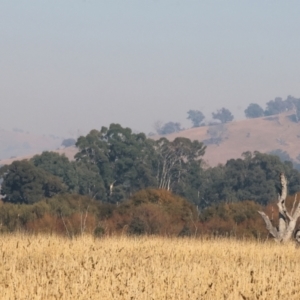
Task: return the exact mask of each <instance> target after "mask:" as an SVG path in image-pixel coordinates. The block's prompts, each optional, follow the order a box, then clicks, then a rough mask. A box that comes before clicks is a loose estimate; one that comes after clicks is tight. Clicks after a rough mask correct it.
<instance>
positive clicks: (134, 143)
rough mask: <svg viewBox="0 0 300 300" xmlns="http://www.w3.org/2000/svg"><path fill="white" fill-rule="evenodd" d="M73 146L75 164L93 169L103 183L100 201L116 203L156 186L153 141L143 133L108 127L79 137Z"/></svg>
mask: <svg viewBox="0 0 300 300" xmlns="http://www.w3.org/2000/svg"><path fill="white" fill-rule="evenodd" d="M76 145H77V147H78V148H79V153H78V154H77V155H76V160H77V162H81V163H82V164H84V165H86V166H88V168H89V169H92V168H93V167H96V168H97V170H98V173H99V175H100V176H101V178H102V180H103V184H104V189H105V194H103V195H102V200H107V201H110V202H118V201H120V200H122V199H124V198H126V197H128V196H129V195H130V194H131V193H132V192H134V191H137V190H138V189H141V188H144V187H146V186H155V183H156V180H155V169H154V168H153V166H154V164H155V162H154V160H155V153H154V147H153V145H154V141H153V140H150V139H147V138H146V136H145V135H144V134H143V133H139V134H134V133H132V131H131V129H129V128H122V127H121V126H120V125H118V124H111V125H110V127H109V128H106V127H102V129H101V130H100V131H97V130H92V131H91V132H90V133H89V134H88V135H87V136H86V137H80V138H79V139H78V141H77V144H76Z"/></svg>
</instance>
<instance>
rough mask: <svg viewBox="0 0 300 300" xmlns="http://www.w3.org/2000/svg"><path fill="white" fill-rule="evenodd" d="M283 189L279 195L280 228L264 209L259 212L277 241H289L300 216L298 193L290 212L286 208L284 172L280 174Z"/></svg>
mask: <svg viewBox="0 0 300 300" xmlns="http://www.w3.org/2000/svg"><path fill="white" fill-rule="evenodd" d="M280 185H281V191H280V193H279V195H278V201H277V206H278V209H279V224H278V228H276V227H274V226H273V224H272V222H271V221H270V219H269V217H268V216H267V215H266V214H265V213H264V212H262V211H259V212H258V213H259V214H260V215H261V216H262V218H263V219H264V221H265V223H266V228H267V229H268V231H269V233H270V234H271V235H272V236H273V237H274V239H275V240H276V241H277V242H280V243H285V242H287V241H289V240H290V239H291V238H292V236H293V233H294V231H295V227H296V223H297V220H298V218H299V217H300V201H299V202H298V203H297V194H296V195H295V199H294V202H293V207H292V209H291V210H290V212H288V210H287V208H286V204H285V201H286V197H287V179H286V177H285V175H284V174H283V173H281V174H280Z"/></svg>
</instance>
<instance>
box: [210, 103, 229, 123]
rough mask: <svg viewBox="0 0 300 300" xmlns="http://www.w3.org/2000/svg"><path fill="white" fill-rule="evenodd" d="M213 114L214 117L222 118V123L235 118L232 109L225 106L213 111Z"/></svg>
mask: <svg viewBox="0 0 300 300" xmlns="http://www.w3.org/2000/svg"><path fill="white" fill-rule="evenodd" d="M212 116H213V119H217V120H220V121H221V123H228V122H231V121H232V120H233V118H234V117H233V115H232V113H231V112H230V110H229V109H227V108H225V107H223V108H221V109H219V110H217V112H215V113H212Z"/></svg>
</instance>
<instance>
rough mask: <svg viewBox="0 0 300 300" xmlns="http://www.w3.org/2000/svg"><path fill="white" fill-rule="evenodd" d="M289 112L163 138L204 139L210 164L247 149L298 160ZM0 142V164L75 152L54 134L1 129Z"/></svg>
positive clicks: (297, 127)
mask: <svg viewBox="0 0 300 300" xmlns="http://www.w3.org/2000/svg"><path fill="white" fill-rule="evenodd" d="M292 115H293V113H292V112H285V113H282V114H278V115H273V116H269V117H261V118H255V119H246V120H241V121H233V122H229V123H226V124H219V125H212V126H202V127H197V128H190V129H186V130H183V131H180V132H177V133H173V134H169V135H166V136H165V137H166V138H168V139H170V140H173V139H174V138H176V137H186V138H189V139H191V140H199V141H201V142H204V143H205V144H206V145H207V149H206V151H205V155H204V160H205V162H206V163H207V164H208V165H210V166H216V165H217V164H219V163H222V164H224V163H226V161H227V160H229V159H231V158H239V157H241V155H242V153H243V152H246V151H251V152H253V151H259V152H262V153H270V152H277V153H280V152H281V153H286V154H288V155H289V156H290V158H291V159H293V160H294V162H297V163H299V162H300V161H299V154H300V123H296V122H294V121H292ZM156 138H158V137H156ZM0 141H1V144H0V145H1V146H0V154H1V155H2V158H6V159H2V160H1V164H10V163H11V162H12V161H14V160H17V159H29V158H30V157H32V156H33V155H35V154H38V153H41V152H42V151H45V150H51V151H56V152H58V153H60V154H65V155H66V156H67V157H68V158H69V159H73V158H74V155H75V154H76V152H77V148H76V147H75V146H73V147H67V148H64V149H58V148H59V147H60V145H61V142H62V139H60V138H56V137H53V136H34V135H31V134H27V133H22V132H8V131H4V130H0ZM14 156H16V157H14Z"/></svg>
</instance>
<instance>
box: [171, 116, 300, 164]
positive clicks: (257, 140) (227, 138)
mask: <svg viewBox="0 0 300 300" xmlns="http://www.w3.org/2000/svg"><path fill="white" fill-rule="evenodd" d="M293 114H294V113H293V112H285V113H282V114H278V115H273V116H269V117H261V118H255V119H246V120H241V121H233V122H230V123H226V124H219V125H214V126H203V127H197V128H191V129H187V130H184V131H180V132H177V133H174V134H170V135H168V136H167V138H168V139H171V140H173V139H174V138H176V137H179V136H182V137H186V138H189V139H191V140H199V141H202V142H204V143H205V144H206V145H207V149H206V151H205V156H204V160H205V161H206V162H207V163H208V164H209V165H210V166H216V165H217V164H219V163H222V164H224V163H226V161H227V160H228V159H231V158H239V157H241V155H242V153H243V152H246V151H251V152H253V151H259V152H263V153H270V152H274V151H277V152H279V151H278V150H281V151H283V152H286V153H287V154H288V155H289V156H290V157H291V158H292V159H293V160H295V161H296V162H299V160H298V159H297V157H298V156H299V154H300V123H296V122H293V121H292V115H293Z"/></svg>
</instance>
